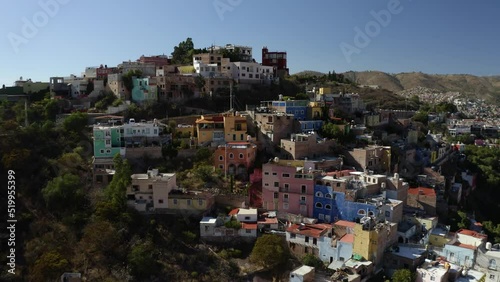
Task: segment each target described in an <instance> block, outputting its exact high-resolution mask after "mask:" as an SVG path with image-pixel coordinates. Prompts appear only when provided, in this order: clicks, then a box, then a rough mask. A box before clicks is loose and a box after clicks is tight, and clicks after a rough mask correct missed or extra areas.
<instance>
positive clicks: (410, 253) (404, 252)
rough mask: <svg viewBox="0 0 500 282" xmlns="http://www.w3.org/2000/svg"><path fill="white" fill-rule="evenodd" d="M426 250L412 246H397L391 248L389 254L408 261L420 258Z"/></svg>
mask: <svg viewBox="0 0 500 282" xmlns="http://www.w3.org/2000/svg"><path fill="white" fill-rule="evenodd" d="M426 251H427V250H426V249H425V248H424V247H417V246H415V247H413V246H405V245H401V244H400V245H398V246H397V248H392V249H391V253H392V254H393V255H396V256H400V257H404V258H408V259H416V258H419V257H421V256H422V255H423V254H424V253H425V252H426Z"/></svg>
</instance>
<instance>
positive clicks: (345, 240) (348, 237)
mask: <svg viewBox="0 0 500 282" xmlns="http://www.w3.org/2000/svg"><path fill="white" fill-rule="evenodd" d="M340 242H343V243H354V234H345V235H344V236H342V238H340Z"/></svg>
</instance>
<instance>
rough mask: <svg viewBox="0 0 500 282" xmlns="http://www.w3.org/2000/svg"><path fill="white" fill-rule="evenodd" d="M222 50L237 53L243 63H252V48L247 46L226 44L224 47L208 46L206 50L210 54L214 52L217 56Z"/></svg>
mask: <svg viewBox="0 0 500 282" xmlns="http://www.w3.org/2000/svg"><path fill="white" fill-rule="evenodd" d="M224 49H225V50H227V51H232V52H238V53H239V54H240V57H241V60H242V61H243V62H251V61H253V58H252V47H249V46H242V45H235V44H226V45H225V46H210V47H208V48H207V50H208V51H211V53H214V52H215V53H217V54H220V53H221V51H222V50H224Z"/></svg>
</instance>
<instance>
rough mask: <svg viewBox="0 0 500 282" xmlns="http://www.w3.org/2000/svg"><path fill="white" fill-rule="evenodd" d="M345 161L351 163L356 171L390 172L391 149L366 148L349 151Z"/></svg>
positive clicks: (381, 147) (382, 147) (383, 147)
mask: <svg viewBox="0 0 500 282" xmlns="http://www.w3.org/2000/svg"><path fill="white" fill-rule="evenodd" d="M346 157H348V159H347V161H348V162H352V163H353V165H354V166H355V167H356V168H357V169H358V170H372V171H374V172H382V173H384V172H389V171H391V147H385V146H368V147H365V148H354V149H353V150H352V151H349V155H348V156H346Z"/></svg>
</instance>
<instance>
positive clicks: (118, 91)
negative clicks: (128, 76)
mask: <svg viewBox="0 0 500 282" xmlns="http://www.w3.org/2000/svg"><path fill="white" fill-rule="evenodd" d="M107 85H108V87H109V89H110V90H111V92H113V94H115V96H116V97H118V98H120V99H123V100H130V97H129V93H128V91H127V89H126V88H125V85H124V84H123V80H122V74H121V73H110V74H108V84H107Z"/></svg>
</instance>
